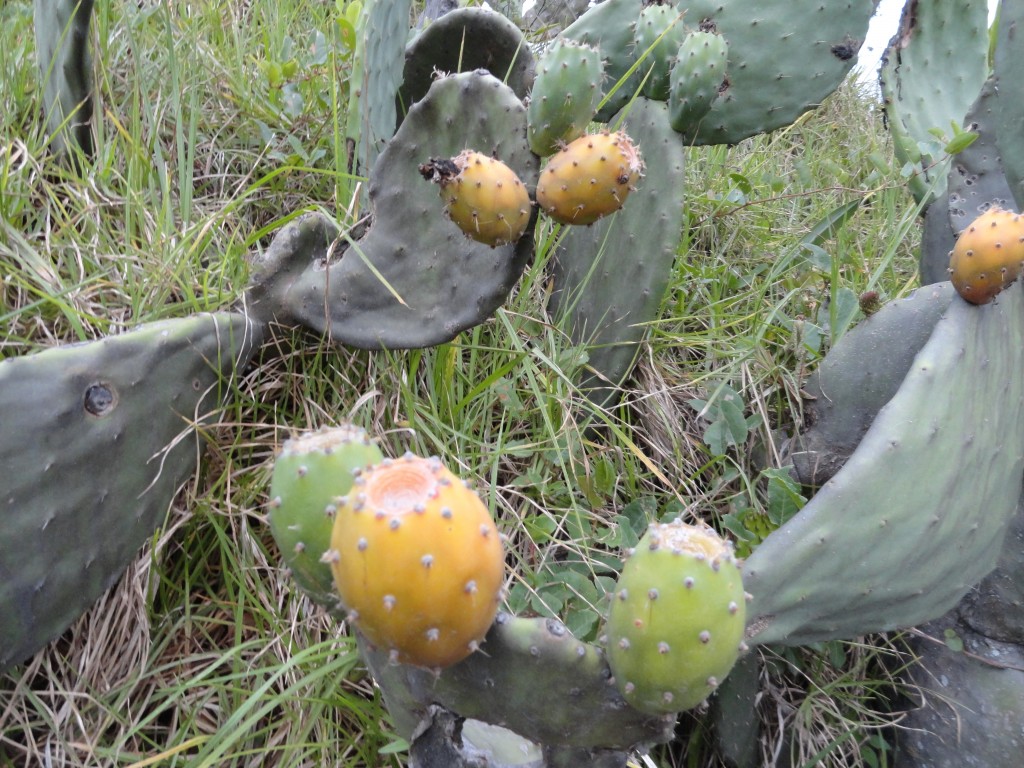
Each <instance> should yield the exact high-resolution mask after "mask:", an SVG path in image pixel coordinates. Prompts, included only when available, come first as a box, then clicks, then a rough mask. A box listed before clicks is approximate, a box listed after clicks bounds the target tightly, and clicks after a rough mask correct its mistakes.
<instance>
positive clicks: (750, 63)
mask: <svg viewBox="0 0 1024 768" xmlns="http://www.w3.org/2000/svg"><path fill="white" fill-rule="evenodd" d="M877 5H878V2H877V0H849V1H848V2H842V3H823V2H819V3H794V2H792V0H769V1H768V2H765V1H763V0H762V2H758V3H756V5H752V4H751V3H743V2H728V3H724V2H721V0H680V1H679V2H677V3H676V6H677V8H678V9H679V10H680V11H686V23H687V24H688V25H691V26H693V27H700V28H701V29H704V30H706V31H712V32H715V33H717V34H720V35H722V36H723V37H724V38H725V39H726V40H727V41H728V43H729V63H728V73H729V81H728V87H727V88H725V89H724V90H723V91H722V94H721V98H719V99H716V100H715V102H714V104H713V105H712V107H711V111H710V112H708V114H707V115H706V116H705V117H704V119H702V120H701V121H700V123H699V124H697V125H694V126H692V127H691V128H690V129H689V130H687V131H684V132H683V137H684V139H685V141H686V143H688V144H690V143H693V144H735V143H736V142H738V141H740V140H742V139H745V138H747V137H749V136H753V135H755V134H758V133H765V132H767V131H771V130H774V129H775V128H780V127H782V126H784V125H788V124H790V123H792V122H793V121H794V120H795V119H796V118H797V117H799V116H800V115H801V114H803V113H804V112H806V111H807V110H809V109H813V108H815V107H816V106H818V105H819V104H821V102H822V101H823V100H824V98H825V97H826V96H828V95H829V94H830V93H832V92H833V91H834V90H835V89H836V88H837V87H838V86H839V84H840V83H841V82H842V81H843V79H844V78H845V77H846V75H847V74H848V73H849V71H850V69H851V68H852V67H853V65H854V64H855V63H856V61H857V52H858V50H860V46H861V43H863V41H864V37H865V35H866V34H867V29H868V22H869V21H870V20H871V16H872V14H873V13H874V10H875V7H876V6H877ZM976 92H977V91H975V93H976Z"/></svg>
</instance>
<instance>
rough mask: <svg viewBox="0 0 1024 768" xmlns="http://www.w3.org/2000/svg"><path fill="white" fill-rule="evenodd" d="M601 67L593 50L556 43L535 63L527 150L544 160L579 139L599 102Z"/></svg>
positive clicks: (567, 42) (572, 44)
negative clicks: (566, 144)
mask: <svg viewBox="0 0 1024 768" xmlns="http://www.w3.org/2000/svg"><path fill="white" fill-rule="evenodd" d="M603 79H604V64H603V63H602V62H601V53H600V51H598V50H597V49H596V48H592V47H591V46H589V45H584V44H582V43H575V42H573V41H572V40H558V41H556V42H554V43H553V44H552V45H551V47H550V48H548V50H547V51H546V52H545V53H544V56H543V57H542V58H541V59H540V60H539V61H538V62H537V77H536V79H535V80H534V82H533V91H532V93H531V96H530V105H529V107H528V108H527V113H526V114H527V120H528V125H527V133H526V135H527V139H528V140H529V142H530V149H532V150H533V152H534V154H536V155H539V156H540V157H546V156H548V155H550V154H551V153H552V152H554V151H555V150H556V149H558V148H559V147H560V146H561V145H562V144H564V143H566V142H569V141H572V140H573V139H576V138H579V137H580V136H582V135H583V134H584V133H585V132H586V129H587V125H588V124H589V123H590V121H591V120H593V119H594V113H596V112H597V105H598V104H599V103H600V102H601V81H602V80H603Z"/></svg>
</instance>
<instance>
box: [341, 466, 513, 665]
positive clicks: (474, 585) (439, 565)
mask: <svg viewBox="0 0 1024 768" xmlns="http://www.w3.org/2000/svg"><path fill="white" fill-rule="evenodd" d="M325 559H326V560H327V561H328V562H330V565H331V571H332V572H333V573H334V581H335V584H336V586H337V588H338V592H339V594H340V595H341V600H342V603H343V604H344V605H345V606H347V607H348V609H349V611H350V617H351V618H352V620H353V621H354V623H355V624H356V626H357V627H359V629H360V631H361V632H362V633H363V634H365V635H366V637H367V638H368V639H369V641H370V642H371V643H374V644H375V645H377V646H379V647H381V648H384V649H386V650H387V652H388V653H389V655H391V656H392V657H393V658H394V660H396V661H398V662H401V663H406V664H414V665H417V666H422V667H430V668H443V667H447V666H450V665H452V664H454V663H455V662H457V661H460V660H462V659H464V658H465V657H466V656H468V655H469V654H470V653H472V652H473V651H474V650H476V649H477V647H478V646H479V644H480V642H481V641H482V640H483V638H484V635H485V634H486V632H487V629H488V628H489V627H490V626H491V622H493V621H494V617H495V615H496V614H497V612H498V601H499V600H500V599H501V590H502V586H503V581H504V554H503V547H502V542H501V536H500V535H499V534H498V529H497V528H496V527H495V525H494V521H493V520H492V519H491V515H490V512H488V510H487V507H486V506H485V505H484V503H483V501H481V500H480V497H479V496H477V495H476V493H474V492H473V491H472V490H470V489H469V488H468V487H467V486H466V485H465V483H463V482H462V481H461V480H460V479H459V478H457V477H456V476H455V475H453V474H452V473H451V472H450V471H449V470H448V469H446V468H445V467H444V466H443V465H442V464H441V462H440V461H439V460H438V459H436V458H434V459H422V458H419V457H416V456H413V455H412V454H407V455H406V456H404V457H403V458H401V459H398V460H397V461H391V460H388V459H385V460H384V461H383V462H380V463H379V464H376V465H374V466H372V467H370V468H368V469H366V470H365V471H364V472H361V473H360V474H359V475H358V476H357V477H356V478H355V483H354V486H353V488H352V490H351V492H350V493H349V494H348V495H347V496H346V497H344V498H342V499H339V500H338V504H337V511H336V512H335V520H334V529H333V533H332V536H331V549H330V550H328V552H327V553H326V554H325Z"/></svg>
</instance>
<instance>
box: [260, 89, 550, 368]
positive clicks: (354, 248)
mask: <svg viewBox="0 0 1024 768" xmlns="http://www.w3.org/2000/svg"><path fill="white" fill-rule="evenodd" d="M470 113H472V114H474V115H475V116H476V117H475V118H474V119H473V120H464V119H460V118H459V117H458V116H460V115H466V114H470ZM466 148H471V149H475V150H477V151H478V152H481V153H483V154H486V155H493V156H494V157H497V158H498V159H500V160H502V161H504V162H505V163H506V164H507V165H509V166H510V167H511V168H512V169H513V170H514V171H515V172H516V173H517V174H518V176H519V178H520V179H521V180H522V181H523V183H524V184H525V185H526V186H527V187H528V188H531V187H533V186H534V185H535V184H536V179H537V168H538V165H539V160H538V158H537V156H536V155H534V154H533V153H532V152H530V149H529V146H528V145H527V143H526V107H524V106H523V103H522V102H521V101H520V100H519V99H518V98H517V97H516V95H515V94H514V93H513V92H512V90H511V89H510V88H509V87H508V86H506V85H504V84H503V83H502V82H501V81H500V80H498V79H497V78H495V77H493V76H492V75H490V74H488V73H487V72H480V71H477V72H465V73H460V74H456V75H449V76H447V77H444V78H441V79H440V80H436V81H435V82H434V83H433V85H432V86H431V87H430V91H429V92H428V94H427V95H426V96H425V97H424V98H422V99H421V100H419V101H417V102H416V104H414V105H413V107H412V109H411V110H410V111H409V114H408V116H407V117H406V119H405V121H404V122H403V123H402V125H401V128H399V130H398V132H397V133H396V134H395V136H394V138H393V139H392V140H391V141H390V142H389V143H388V145H387V147H386V148H385V150H384V151H383V152H382V153H381V155H380V157H379V158H378V161H377V163H376V165H375V166H374V169H373V173H372V174H371V177H370V202H371V204H372V209H373V221H372V223H371V225H370V227H369V229H368V230H367V231H365V233H364V232H363V231H361V230H360V231H351V232H346V233H340V232H339V230H338V228H337V227H336V226H334V225H333V224H331V223H330V222H328V221H326V220H325V219H323V218H322V217H309V218H305V219H301V220H299V221H297V222H295V225H294V228H292V227H289V229H288V230H282V232H281V233H280V234H279V235H278V237H279V238H280V239H281V240H282V246H281V248H276V247H273V246H272V247H271V249H270V250H269V251H268V252H267V254H266V255H265V256H264V257H263V258H262V259H260V261H259V262H258V263H257V264H256V269H255V271H254V280H253V285H252V287H251V288H250V295H249V302H250V304H251V306H252V308H253V310H252V311H254V312H255V313H257V316H258V317H260V318H261V319H263V320H270V319H273V318H276V319H277V320H278V321H280V322H284V323H295V324H301V325H304V326H306V327H308V328H311V329H313V330H315V331H317V332H319V333H323V334H324V335H326V336H328V337H329V338H331V339H332V340H334V341H336V342H340V343H343V344H348V345H350V346H354V347H360V348H366V349H381V348H387V349H411V348H416V347H427V346H432V345H435V344H440V343H443V342H446V341H449V340H451V339H452V338H454V337H455V336H456V335H457V334H458V333H460V332H461V331H463V330H465V329H466V328H469V327H472V326H474V325H477V324H479V323H481V322H483V321H484V320H486V319H487V318H489V317H490V316H491V315H492V314H493V313H494V311H495V310H496V309H497V308H498V307H499V306H500V305H501V304H502V302H504V300H505V299H506V298H507V296H508V294H509V292H510V291H511V290H512V287H513V286H514V285H515V283H516V281H517V280H518V279H519V277H520V275H521V274H522V272H523V269H524V268H525V266H526V263H527V261H528V260H529V259H530V257H531V256H532V254H533V237H532V229H528V230H527V234H526V235H525V236H524V237H522V238H520V240H519V241H518V243H517V244H515V245H503V246H498V247H496V248H491V247H488V246H486V245H483V244H481V243H477V242H474V241H472V240H470V239H469V238H467V237H466V236H465V235H464V234H463V233H462V231H461V230H460V229H459V228H458V227H457V226H456V225H455V224H454V223H453V222H452V221H450V220H449V219H448V218H447V217H446V215H445V213H444V203H443V201H442V200H441V196H440V194H439V193H438V189H437V187H436V185H434V184H432V183H430V182H428V181H426V180H424V178H423V177H422V176H421V174H420V171H419V166H420V165H421V164H424V163H427V161H429V160H431V159H433V158H445V159H446V158H451V157H454V156H455V155H457V154H458V153H459V152H461V151H462V150H463V149H466ZM275 245H276V242H275Z"/></svg>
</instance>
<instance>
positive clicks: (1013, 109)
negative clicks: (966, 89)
mask: <svg viewBox="0 0 1024 768" xmlns="http://www.w3.org/2000/svg"><path fill="white" fill-rule="evenodd" d="M1022 30H1024V0H1002V2H1001V3H1000V6H999V31H998V39H997V42H996V54H995V72H996V78H997V80H998V82H999V100H998V101H999V107H998V109H996V111H995V122H996V134H997V136H998V138H999V153H1000V155H1001V157H1002V164H1003V171H1004V172H1005V174H1006V178H1007V181H1008V183H1009V186H1010V189H1011V190H1012V191H1013V195H1014V197H1015V198H1016V200H1017V210H1018V211H1019V210H1021V209H1022V208H1024V36H1022Z"/></svg>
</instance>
